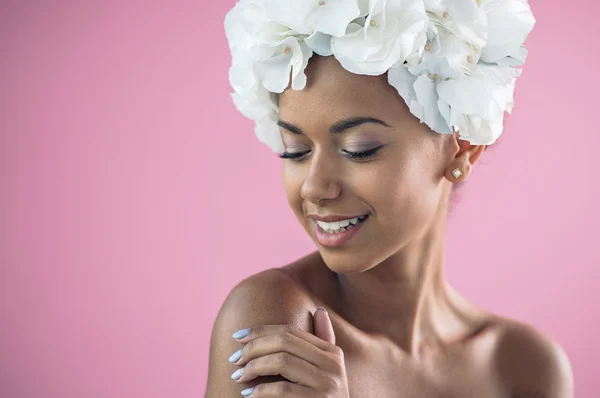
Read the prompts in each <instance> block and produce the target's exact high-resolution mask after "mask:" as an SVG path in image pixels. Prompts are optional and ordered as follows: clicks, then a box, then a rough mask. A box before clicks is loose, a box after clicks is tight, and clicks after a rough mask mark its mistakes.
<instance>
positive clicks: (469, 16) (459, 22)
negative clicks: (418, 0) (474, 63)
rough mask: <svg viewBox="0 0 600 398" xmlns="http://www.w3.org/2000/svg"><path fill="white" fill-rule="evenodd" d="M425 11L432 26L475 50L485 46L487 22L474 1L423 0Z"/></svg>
mask: <svg viewBox="0 0 600 398" xmlns="http://www.w3.org/2000/svg"><path fill="white" fill-rule="evenodd" d="M425 9H426V10H427V13H428V14H429V16H430V18H431V22H432V23H433V24H434V25H436V26H442V27H444V28H445V29H446V30H447V31H449V32H451V33H452V34H454V35H456V36H457V37H458V38H459V39H462V40H463V41H465V42H467V43H470V44H471V45H473V46H475V47H476V48H479V49H481V48H482V47H483V46H484V45H485V44H486V42H487V31H488V21H487V18H486V15H485V12H484V11H483V10H482V9H481V8H480V7H479V6H478V5H477V2H476V0H425Z"/></svg>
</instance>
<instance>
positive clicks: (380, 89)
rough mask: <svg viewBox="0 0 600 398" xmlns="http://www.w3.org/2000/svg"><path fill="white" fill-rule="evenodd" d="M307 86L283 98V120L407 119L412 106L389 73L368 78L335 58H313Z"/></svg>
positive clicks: (285, 94) (291, 91) (283, 95)
mask: <svg viewBox="0 0 600 398" xmlns="http://www.w3.org/2000/svg"><path fill="white" fill-rule="evenodd" d="M305 73H306V77H307V83H306V87H305V88H304V89H302V90H292V89H291V87H288V88H287V89H286V90H285V91H284V92H283V93H282V94H280V96H279V112H280V115H281V118H282V119H284V120H286V121H287V120H289V121H292V120H294V119H301V120H302V119H304V117H305V116H309V115H310V116H314V115H315V114H317V115H323V116H327V118H328V119H329V118H332V119H341V118H345V117H348V116H364V115H368V116H373V117H381V118H387V119H388V120H390V118H396V117H400V118H406V117H407V116H408V115H410V112H409V111H408V107H407V106H406V104H405V102H404V100H403V99H402V97H400V95H399V94H398V92H397V91H396V89H395V88H394V87H392V86H391V85H390V84H389V83H388V82H387V74H383V75H379V76H367V75H358V74H354V73H351V72H349V71H347V70H346V69H344V68H343V67H342V65H341V64H340V63H339V61H338V60H337V59H336V58H335V57H334V56H329V57H321V56H318V55H316V54H315V55H313V56H312V57H311V59H310V60H309V63H308V66H307V67H306V70H305Z"/></svg>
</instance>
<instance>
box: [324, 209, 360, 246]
mask: <svg viewBox="0 0 600 398" xmlns="http://www.w3.org/2000/svg"><path fill="white" fill-rule="evenodd" d="M336 217H337V216H336ZM368 221H369V218H367V219H365V220H363V221H362V222H361V223H360V224H357V225H356V226H355V227H353V228H350V229H349V230H347V231H344V232H339V233H337V234H329V233H327V232H325V231H323V230H322V229H321V227H319V225H318V224H317V222H316V221H315V222H314V223H313V224H314V232H315V236H316V238H317V242H319V244H321V246H325V247H339V246H342V245H344V244H347V243H348V242H350V241H351V239H353V238H354V237H355V236H356V235H357V234H358V233H359V232H360V230H361V228H362V227H363V225H364V224H365V223H366V222H368Z"/></svg>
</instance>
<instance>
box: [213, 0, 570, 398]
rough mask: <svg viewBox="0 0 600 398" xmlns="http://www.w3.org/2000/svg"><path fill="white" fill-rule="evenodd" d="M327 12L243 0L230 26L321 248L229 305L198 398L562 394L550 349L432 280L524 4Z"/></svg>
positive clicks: (564, 382) (350, 5)
mask: <svg viewBox="0 0 600 398" xmlns="http://www.w3.org/2000/svg"><path fill="white" fill-rule="evenodd" d="M331 3H336V2H333V1H331ZM342 3H343V4H342ZM482 3H483V4H482ZM282 4H284V5H282ZM336 4H337V5H336ZM336 4H331V8H330V9H329V10H327V9H325V8H324V7H325V6H328V5H330V4H329V3H328V2H325V1H321V2H318V3H317V4H316V5H315V4H312V3H311V2H300V1H297V2H291V3H290V2H288V3H286V2H281V1H279V2H277V1H271V0H262V1H257V0H249V1H245V2H242V3H238V5H237V6H236V8H234V10H232V12H231V13H230V14H228V17H227V18H228V19H227V20H226V28H227V32H228V39H229V42H230V47H231V49H232V53H233V60H234V63H233V67H232V70H231V75H230V77H231V82H232V84H233V87H234V89H235V93H234V101H235V102H236V105H237V106H238V108H239V109H240V110H241V111H242V112H243V113H244V114H245V115H246V116H248V117H251V118H253V119H254V120H256V122H257V125H256V133H257V135H258V137H259V139H260V140H261V141H262V142H264V143H266V144H268V145H269V146H270V147H271V148H272V149H273V150H276V151H278V152H279V153H280V155H281V157H282V158H284V160H283V180H284V186H285V191H286V195H287V198H288V201H289V204H290V207H291V209H292V210H293V211H294V213H295V214H296V216H297V218H298V220H299V222H300V224H301V225H302V227H303V228H304V229H305V230H306V232H307V233H308V234H309V236H310V237H311V238H312V239H313V241H314V242H315V244H316V247H317V250H316V251H315V252H314V253H311V254H309V255H307V256H305V257H304V258H301V259H299V260H297V261H295V262H293V263H291V264H288V265H285V266H283V267H281V268H275V269H269V270H266V271H264V272H261V273H259V274H256V275H253V276H251V277H249V278H247V279H245V280H244V281H242V282H240V283H239V284H238V285H237V286H236V287H235V288H234V289H233V290H232V292H231V293H230V294H229V295H228V297H227V299H226V300H225V303H224V304H223V306H222V308H221V310H220V312H219V315H218V317H217V320H216V322H215V325H214V328H213V331H212V339H211V351H210V369H209V378H208V387H207V391H206V397H208V398H217V397H219V398H221V397H223V398H224V397H235V396H239V394H240V393H241V394H242V395H244V396H252V397H260V398H263V397H328V398H348V397H353V398H362V397H432V398H438V397H439V398H441V397H523V398H528V397H531V398H533V397H546V398H569V397H572V396H573V381H572V372H571V368H570V364H569V361H568V358H567V357H566V355H565V353H564V351H563V349H562V348H561V347H560V346H559V345H558V344H557V343H556V342H554V341H552V340H551V339H550V338H549V337H547V336H546V335H544V334H543V333H541V332H539V331H537V330H535V329H534V328H532V327H530V326H528V325H525V324H522V323H519V322H517V321H514V320H510V319H506V318H502V317H500V316H497V315H494V314H491V313H489V312H486V311H485V310H482V309H480V308H478V307H476V306H475V305H473V304H472V303H470V302H469V301H468V300H466V299H465V298H464V297H462V296H461V295H460V294H459V293H458V292H456V291H455V290H454V289H453V288H452V287H451V286H450V285H449V284H448V283H447V282H446V281H445V279H444V273H443V259H444V234H445V227H446V218H447V215H448V205H449V203H450V201H451V198H452V193H453V190H454V188H455V187H456V186H457V184H460V183H462V182H464V181H466V180H467V179H468V177H469V175H470V173H471V171H472V170H473V168H474V166H475V165H476V163H477V162H478V160H479V159H480V157H481V156H482V155H483V153H484V151H485V148H486V146H487V145H490V144H492V143H493V142H494V141H495V140H496V139H497V137H498V136H499V134H500V133H501V130H502V127H501V126H502V123H501V119H498V118H501V117H502V113H503V112H504V111H505V110H507V111H510V108H511V107H512V90H513V88H514V82H515V79H516V77H517V76H518V72H517V71H518V69H515V68H514V66H515V65H518V64H519V63H520V64H522V62H523V61H524V56H523V52H522V51H523V47H522V41H523V40H524V39H525V37H526V35H527V33H528V32H529V30H531V27H532V26H533V22H532V21H533V17H532V16H531V18H529V19H528V18H527V15H528V14H527V12H528V11H529V7H528V6H527V4H526V3H525V2H523V1H521V0H507V1H496V0H493V1H487V2H486V1H483V2H482V1H479V2H473V1H472V0H465V1H462V0H456V1H444V0H431V1H425V2H423V1H418V0H414V1H410V0H407V1H401V0H397V1H393V2H392V1H388V2H387V3H386V2H383V1H377V0H371V1H358V2H357V1H356V0H347V1H339V2H337V3H336ZM336 7H337V8H336ZM507 12H508V14H510V12H513V15H517V16H518V18H517V19H518V21H517V22H515V24H516V25H515V26H513V27H512V28H513V30H511V29H508V30H507V29H504V30H502V29H497V28H498V23H499V21H501V22H502V21H504V22H505V23H507V22H506V21H510V20H511V19H510V18H509V17H506V15H508V14H507ZM502 15H503V16H505V17H506V18H504V19H502V18H500V17H499V16H502ZM524 15H525V16H524ZM465 21H467V22H465ZM494 24H496V25H494ZM524 25H526V26H524ZM500 27H502V26H500ZM504 28H506V26H504ZM394 29H395V31H394ZM478 29H481V30H480V31H478ZM494 31H496V32H498V31H502V32H504V33H503V34H502V35H498V34H496V35H495V36H494ZM517 31H520V32H521V36H522V37H521V38H520V39H521V41H520V42H519V43H516V42H515V41H514V40H512V39H514V38H510V37H507V36H510V34H507V33H506V32H513V33H514V32H517ZM523 32H524V33H523ZM516 35H517V36H518V34H516ZM390 37H392V38H391V39H390ZM324 39H325V40H324ZM378 40H379V41H378ZM386 40H387V42H386ZM479 40H481V41H479ZM511 40H512V42H511ZM507 42H511V43H508V45H506V46H505V47H504V48H505V49H506V48H508V49H509V50H510V51H505V52H504V53H502V51H496V56H495V58H494V55H493V54H492V52H493V51H492V49H493V47H494V46H496V50H497V49H498V47H502V45H504V44H506V43H507ZM464 43H467V44H468V45H463V44H464ZM515 43H516V44H515ZM486 46H487V49H486ZM511 46H512V47H511ZM515 46H516V47H515ZM248 48H250V49H252V52H249V51H248V50H247V49H248ZM448 49H451V50H452V51H455V52H453V53H452V52H450V51H449V50H448ZM499 53H501V54H500V55H497V54H499ZM249 54H252V55H249ZM457 55H458V56H460V57H457ZM492 58H494V59H492ZM457 59H459V60H458V61H456V60H457ZM282 65H283V66H282ZM507 65H509V66H507ZM494 68H495V69H494ZM407 82H408V83H407ZM469 87H470V88H473V87H474V88H475V90H474V91H473V90H472V91H468V89H469ZM432 98H433V102H432ZM469 101H471V102H469ZM432 104H434V106H432ZM492 108H493V109H492ZM464 109H475V111H472V112H468V111H465V110H464ZM490 109H492V110H490ZM498 109H499V111H498ZM274 127H276V129H274ZM318 307H323V308H324V309H325V311H321V310H319V311H317V308H318ZM236 331H237V332H236ZM234 332H235V334H234ZM232 334H234V336H233V337H232ZM230 355H231V357H229V356H230ZM227 357H229V361H226V358H227ZM232 363H233V364H232ZM230 376H231V377H230ZM232 379H233V380H232Z"/></svg>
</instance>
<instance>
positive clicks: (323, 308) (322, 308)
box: [317, 307, 329, 314]
mask: <svg viewBox="0 0 600 398" xmlns="http://www.w3.org/2000/svg"><path fill="white" fill-rule="evenodd" d="M317 309H321V310H323V311H325V313H326V314H329V312H327V309H326V308H325V307H319V308H317Z"/></svg>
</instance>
